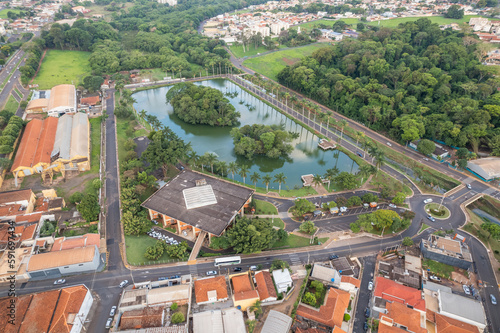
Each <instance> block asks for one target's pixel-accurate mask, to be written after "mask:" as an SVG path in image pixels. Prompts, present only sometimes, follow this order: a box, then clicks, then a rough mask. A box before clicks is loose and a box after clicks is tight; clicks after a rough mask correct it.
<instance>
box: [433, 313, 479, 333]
mask: <svg viewBox="0 0 500 333" xmlns="http://www.w3.org/2000/svg"><path fill="white" fill-rule="evenodd" d="M431 312H432V311H431ZM427 313H429V311H427ZM433 313H434V315H435V323H436V333H469V332H472V333H479V329H478V328H477V326H474V325H471V324H467V323H464V322H463V321H460V320H457V319H453V318H450V317H446V316H443V315H442V314H439V313H435V312H433Z"/></svg>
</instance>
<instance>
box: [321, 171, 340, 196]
mask: <svg viewBox="0 0 500 333" xmlns="http://www.w3.org/2000/svg"><path fill="white" fill-rule="evenodd" d="M338 174H339V169H338V168H337V167H333V168H330V169H327V170H326V173H325V175H324V176H323V177H324V178H325V179H327V180H328V191H330V183H331V182H332V181H333V179H334V178H335V176H337V175H338Z"/></svg>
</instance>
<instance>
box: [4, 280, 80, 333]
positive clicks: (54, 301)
mask: <svg viewBox="0 0 500 333" xmlns="http://www.w3.org/2000/svg"><path fill="white" fill-rule="evenodd" d="M87 291H88V289H87V288H86V287H85V286H83V285H79V286H74V287H69V288H64V289H61V290H51V291H45V292H41V293H39V294H30V295H23V296H20V297H18V298H17V299H16V320H15V325H11V324H9V323H8V322H7V320H8V317H7V316H0V332H5V333H7V332H9V333H10V332H19V333H21V332H23V333H24V332H26V333H28V332H29V333H31V332H48V333H51V332H53V333H66V332H70V331H71V328H72V326H73V324H72V322H73V320H77V318H75V315H76V314H78V312H79V311H80V308H81V306H82V303H83V301H84V299H85V296H86V294H87ZM9 303H10V297H5V298H2V299H0V307H1V308H6V307H7V305H8V304H9Z"/></svg>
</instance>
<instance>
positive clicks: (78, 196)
mask: <svg viewBox="0 0 500 333" xmlns="http://www.w3.org/2000/svg"><path fill="white" fill-rule="evenodd" d="M82 199H83V194H82V193H81V192H75V193H73V194H72V195H70V196H69V202H70V203H72V204H76V203H79V202H80V201H82Z"/></svg>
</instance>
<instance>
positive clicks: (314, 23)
mask: <svg viewBox="0 0 500 333" xmlns="http://www.w3.org/2000/svg"><path fill="white" fill-rule="evenodd" d="M335 21H340V20H327V19H323V20H316V21H311V22H306V23H302V24H299V25H298V26H299V27H300V28H301V29H305V30H312V29H314V28H319V25H320V24H324V25H327V26H329V27H330V28H331V27H332V26H333V24H334V23H335ZM342 21H344V23H346V24H356V23H358V22H361V21H360V20H358V19H356V18H348V19H342Z"/></svg>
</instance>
